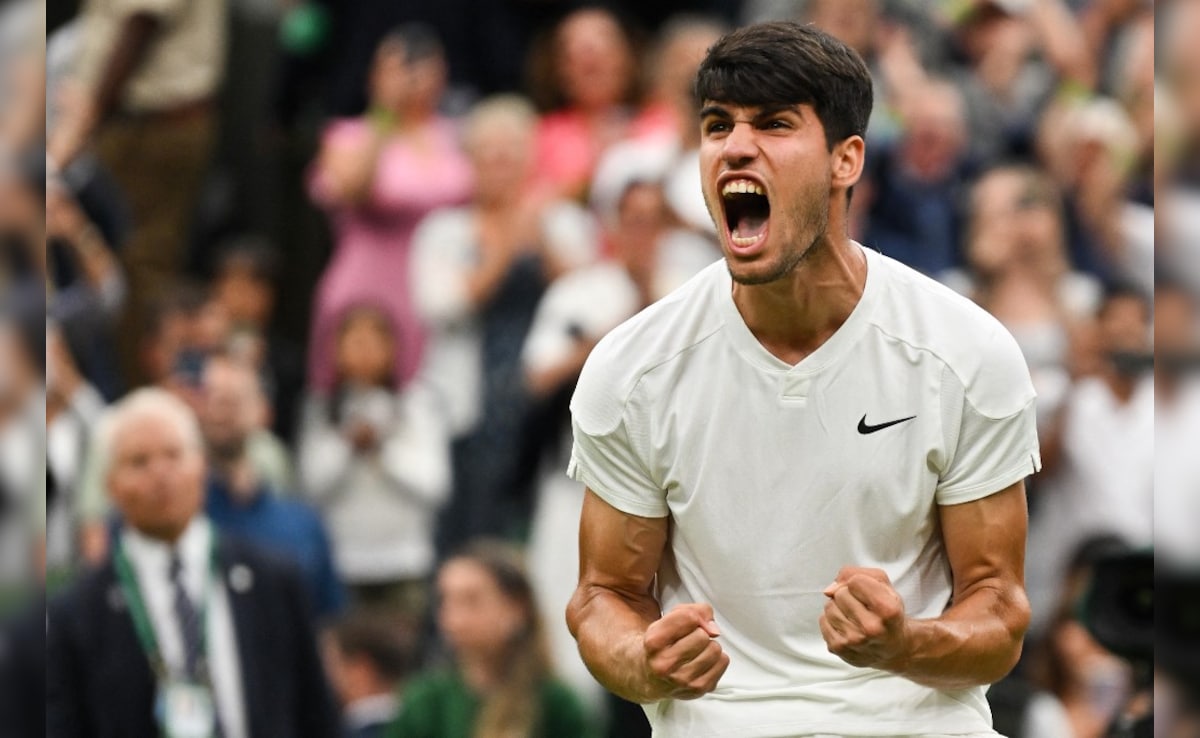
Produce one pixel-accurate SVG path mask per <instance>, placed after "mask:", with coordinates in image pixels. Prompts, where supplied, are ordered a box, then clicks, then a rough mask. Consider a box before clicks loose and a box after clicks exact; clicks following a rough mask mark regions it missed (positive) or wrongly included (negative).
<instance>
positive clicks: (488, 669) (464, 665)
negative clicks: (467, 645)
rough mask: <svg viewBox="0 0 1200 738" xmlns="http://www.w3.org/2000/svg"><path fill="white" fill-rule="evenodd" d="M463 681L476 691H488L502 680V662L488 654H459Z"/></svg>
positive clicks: (459, 666) (459, 665)
mask: <svg viewBox="0 0 1200 738" xmlns="http://www.w3.org/2000/svg"><path fill="white" fill-rule="evenodd" d="M458 668H459V671H461V672H462V677H463V681H465V682H466V683H467V686H469V687H471V688H472V689H474V690H475V691H476V692H486V691H488V690H490V689H492V688H493V687H494V686H496V684H497V682H499V681H500V663H499V661H498V660H497V659H496V658H493V657H491V656H488V655H486V654H459V657H458Z"/></svg>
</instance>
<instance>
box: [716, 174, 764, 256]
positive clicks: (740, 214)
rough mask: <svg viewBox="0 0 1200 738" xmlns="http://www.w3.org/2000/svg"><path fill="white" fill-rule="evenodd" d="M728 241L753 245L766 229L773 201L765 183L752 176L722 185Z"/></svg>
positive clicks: (742, 245) (741, 244)
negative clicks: (751, 178)
mask: <svg viewBox="0 0 1200 738" xmlns="http://www.w3.org/2000/svg"><path fill="white" fill-rule="evenodd" d="M721 200H722V202H723V203H724V205H725V225H726V227H727V228H728V229H729V240H730V241H732V242H733V245H734V246H739V247H742V248H746V247H750V246H754V245H755V244H757V243H758V242H759V241H761V240H762V239H763V237H764V236H765V235H766V232H767V222H768V221H769V220H770V218H771V201H770V200H768V199H767V195H766V191H765V190H763V187H762V185H760V184H758V183H757V182H754V181H752V180H749V179H732V180H730V181H728V182H726V183H725V185H724V186H723V187H722V188H721Z"/></svg>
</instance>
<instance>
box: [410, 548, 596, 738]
mask: <svg viewBox="0 0 1200 738" xmlns="http://www.w3.org/2000/svg"><path fill="white" fill-rule="evenodd" d="M437 586H438V602H439V604H438V627H439V629H440V630H441V632H442V635H443V636H444V637H445V639H446V642H447V644H448V645H449V647H450V649H451V651H452V653H453V662H452V665H451V667H450V668H449V669H447V670H445V671H437V672H432V673H428V674H424V675H422V676H419V677H417V678H416V679H414V680H413V681H412V682H411V683H410V684H409V685H408V686H407V687H406V688H405V690H404V707H403V709H402V710H401V712H400V717H399V718H398V719H397V720H396V722H395V723H394V724H393V725H392V727H391V730H390V731H389V732H388V735H389V736H390V737H391V738H501V737H502V736H518V735H520V736H527V735H539V736H572V737H573V738H574V737H575V736H578V737H579V738H587V736H589V735H591V730H592V725H591V723H590V722H589V721H588V719H587V716H586V715H585V714H584V711H583V709H582V708H581V707H580V705H579V702H578V700H577V699H576V697H575V695H574V694H572V693H571V691H570V690H568V689H567V688H566V687H565V686H563V685H562V684H561V683H560V682H558V681H557V680H555V679H554V678H553V676H552V675H551V670H550V663H549V658H548V656H547V654H546V646H545V643H544V638H545V634H544V633H543V632H542V626H541V621H540V618H539V616H538V610H537V604H536V603H535V602H534V597H533V591H532V589H531V588H530V586H529V581H528V580H527V579H526V578H525V573H524V571H523V569H522V567H521V563H520V559H519V557H518V556H517V554H516V552H515V551H513V550H512V549H510V548H508V547H506V546H504V545H502V544H496V543H494V542H481V543H476V544H475V545H473V546H471V547H469V548H467V549H466V550H464V551H463V552H462V553H459V554H457V555H455V556H454V557H452V558H450V559H449V560H448V561H446V563H444V564H442V568H441V571H440V572H439V573H438V585H437Z"/></svg>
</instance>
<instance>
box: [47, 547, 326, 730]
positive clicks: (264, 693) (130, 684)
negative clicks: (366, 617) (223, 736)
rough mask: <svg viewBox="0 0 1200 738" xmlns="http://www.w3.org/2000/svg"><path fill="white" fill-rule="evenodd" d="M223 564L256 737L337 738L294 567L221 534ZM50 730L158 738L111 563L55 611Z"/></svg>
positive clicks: (143, 666) (151, 689)
mask: <svg viewBox="0 0 1200 738" xmlns="http://www.w3.org/2000/svg"><path fill="white" fill-rule="evenodd" d="M217 564H218V569H219V571H220V572H221V580H222V582H223V583H224V585H225V591H226V592H227V596H228V598H229V605H230V609H231V610H232V614H233V623H234V629H235V631H236V636H235V638H236V643H237V648H238V658H239V660H240V663H241V670H242V689H243V691H244V702H245V709H246V722H247V728H248V731H249V734H250V736H251V737H252V738H332V737H334V736H337V735H338V734H339V731H340V727H339V720H338V715H337V710H336V708H335V707H334V703H333V699H332V695H331V694H330V692H329V688H328V683H327V682H326V680H325V674H324V671H323V669H322V665H321V661H320V658H319V656H318V653H317V642H316V639H317V635H316V631H315V628H314V625H313V622H312V620H311V615H310V613H311V612H312V610H311V607H310V605H309V603H308V601H307V597H306V594H305V590H304V585H303V584H302V581H301V578H300V573H299V571H298V570H297V569H296V568H295V566H294V565H292V564H290V563H288V562H285V561H283V560H281V559H277V558H275V557H274V556H272V555H271V554H267V553H265V552H262V551H260V550H259V549H257V548H255V547H253V546H251V545H250V544H247V543H244V542H240V541H237V540H235V539H233V538H231V537H228V536H220V537H219V538H218V544H217ZM47 615H48V626H47V636H46V652H47V675H46V685H47V696H46V735H47V736H48V737H49V738H77V737H78V738H159V732H158V727H157V726H156V724H155V721H154V717H153V706H154V700H155V690H156V685H155V679H154V674H153V672H152V671H151V669H150V664H149V661H148V660H147V658H146V656H145V653H144V652H143V651H142V648H141V646H140V644H139V643H138V639H137V634H136V633H135V631H134V628H133V620H132V618H131V617H130V614H129V610H128V608H127V606H126V604H125V599H124V596H123V594H122V591H121V588H120V585H119V583H118V581H117V577H116V572H115V570H114V568H113V565H112V563H111V562H109V563H107V564H105V565H103V566H101V567H99V568H97V569H95V570H92V571H91V572H89V573H88V574H86V575H84V576H83V577H81V578H80V579H79V580H78V581H76V582H75V583H74V584H73V585H72V586H71V587H70V588H69V589H68V590H67V591H66V592H65V593H64V594H63V596H62V597H60V598H58V599H57V600H55V601H54V602H52V603H51V605H50V607H49V609H48V613H47Z"/></svg>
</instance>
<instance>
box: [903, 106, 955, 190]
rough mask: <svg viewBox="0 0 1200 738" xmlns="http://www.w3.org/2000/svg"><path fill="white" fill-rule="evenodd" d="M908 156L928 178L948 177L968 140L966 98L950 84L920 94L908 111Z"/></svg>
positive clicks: (910, 163) (906, 154)
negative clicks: (963, 108)
mask: <svg viewBox="0 0 1200 738" xmlns="http://www.w3.org/2000/svg"><path fill="white" fill-rule="evenodd" d="M904 125H905V134H904V157H905V162H906V163H907V164H908V166H909V168H910V169H912V170H913V172H914V173H915V174H916V175H917V176H919V177H921V178H922V179H926V180H937V179H941V178H943V177H946V176H948V175H949V174H950V173H951V171H952V170H953V169H954V166H955V164H956V163H957V162H958V158H959V156H960V155H961V154H962V152H963V145H964V144H965V142H966V139H965V137H964V133H965V122H964V120H963V110H962V100H961V98H959V97H958V93H957V92H956V91H955V90H953V89H951V88H946V87H935V88H931V89H930V90H928V91H926V92H924V93H921V94H919V95H917V96H916V97H915V99H914V101H913V104H912V105H910V106H909V108H908V110H906V111H905V120H904Z"/></svg>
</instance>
